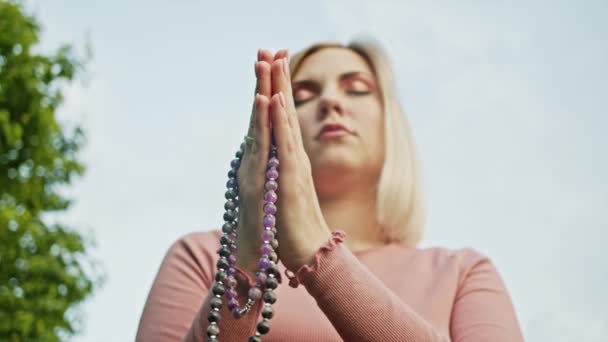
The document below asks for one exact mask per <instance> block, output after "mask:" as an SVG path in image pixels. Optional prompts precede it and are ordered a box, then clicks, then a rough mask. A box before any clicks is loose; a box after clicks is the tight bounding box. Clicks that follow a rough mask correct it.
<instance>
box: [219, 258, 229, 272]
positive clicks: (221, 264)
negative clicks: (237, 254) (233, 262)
mask: <svg viewBox="0 0 608 342" xmlns="http://www.w3.org/2000/svg"><path fill="white" fill-rule="evenodd" d="M228 267H230V265H229V264H228V260H226V259H224V258H220V259H219V260H218V261H217V268H218V269H220V268H223V269H225V270H227V269H228Z"/></svg>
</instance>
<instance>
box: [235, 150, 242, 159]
mask: <svg viewBox="0 0 608 342" xmlns="http://www.w3.org/2000/svg"><path fill="white" fill-rule="evenodd" d="M234 156H235V157H237V158H239V159H241V158H243V151H241V150H238V151H236V153H235V154H234Z"/></svg>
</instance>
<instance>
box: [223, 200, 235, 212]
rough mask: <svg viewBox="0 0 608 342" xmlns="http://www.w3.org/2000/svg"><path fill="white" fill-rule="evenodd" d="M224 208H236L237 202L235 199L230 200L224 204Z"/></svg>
mask: <svg viewBox="0 0 608 342" xmlns="http://www.w3.org/2000/svg"><path fill="white" fill-rule="evenodd" d="M224 209H226V210H234V209H236V202H235V201H234V200H228V201H226V203H225V204H224Z"/></svg>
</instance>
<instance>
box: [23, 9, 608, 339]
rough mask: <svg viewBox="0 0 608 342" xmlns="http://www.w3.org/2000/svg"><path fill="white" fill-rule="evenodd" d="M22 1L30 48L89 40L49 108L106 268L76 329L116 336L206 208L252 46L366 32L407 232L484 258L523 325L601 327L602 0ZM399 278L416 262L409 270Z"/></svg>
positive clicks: (208, 223)
mask: <svg viewBox="0 0 608 342" xmlns="http://www.w3.org/2000/svg"><path fill="white" fill-rule="evenodd" d="M533 3H534V4H530V2H523V1H509V2H506V3H505V2H502V3H499V2H497V1H494V2H489V1H485V2H481V1H452V2H450V3H447V2H443V4H441V5H440V4H438V2H433V3H432V4H431V3H430V2H429V1H363V0H354V1H353V0H350V1H321V0H311V1H301V2H286V1H265V2H257V3H255V2H251V1H241V2H228V1H225V2H220V1H195V0H176V1H171V2H168V1H129V2H124V1H116V0H111V1H110V0H106V1H103V2H99V1H98V2H95V3H93V2H82V1H80V2H78V1H67V0H64V1H60V0H29V1H28V8H29V9H30V10H32V11H33V13H34V14H35V15H36V16H37V17H38V18H39V19H40V21H41V23H42V25H43V28H44V32H43V34H42V47H41V49H42V50H44V51H49V50H50V49H54V48H56V47H57V46H59V44H61V43H72V44H75V45H76V46H77V47H80V48H81V49H80V50H81V51H82V47H84V45H85V43H86V41H87V39H88V40H89V41H90V43H91V45H92V48H93V53H94V56H93V60H92V62H91V63H90V64H89V67H88V70H89V72H88V75H87V78H88V81H87V82H86V83H84V82H79V83H77V84H74V85H73V86H71V87H70V88H69V89H67V94H66V103H65V105H64V106H63V107H62V108H61V109H60V112H59V117H60V118H61V119H62V121H64V122H66V123H74V122H76V123H80V124H81V125H82V126H83V127H84V128H85V130H86V132H87V136H88V145H87V146H86V148H85V149H84V151H83V153H82V158H83V160H84V161H85V163H86V164H87V166H88V172H87V174H86V175H85V177H83V178H82V179H81V180H80V181H78V182H76V183H74V185H73V186H72V188H71V189H70V191H69V193H70V195H71V196H72V197H74V198H75V200H76V203H75V205H74V206H73V208H72V210H71V211H70V212H69V213H67V214H66V215H63V216H62V217H61V220H63V221H64V222H66V223H68V224H70V225H71V226H73V227H75V228H78V229H79V230H81V231H83V232H90V233H92V234H93V235H94V236H95V237H96V240H97V243H98V246H97V248H96V249H95V255H97V256H98V257H99V258H100V259H101V261H102V262H103V264H104V265H105V269H106V272H107V276H108V280H107V282H106V285H105V286H104V288H102V289H101V290H100V291H99V292H98V293H97V294H96V295H95V296H94V297H93V298H92V299H91V300H90V301H88V302H87V303H86V304H85V305H84V306H83V312H84V313H85V314H86V317H85V333H84V334H82V335H80V336H78V337H76V338H75V339H74V341H86V342H93V341H128V340H133V339H134V336H135V332H136V329H137V324H138V321H139V317H140V314H141V310H142V308H143V305H144V301H145V299H146V296H147V294H148V290H149V288H150V285H151V283H152V280H153V278H154V276H155V274H156V271H157V270H158V267H159V264H160V261H161V259H162V257H163V255H164V253H165V252H166V250H167V248H168V247H169V246H170V245H171V243H172V242H173V241H175V240H176V239H177V238H178V237H180V236H181V235H184V234H186V233H188V232H191V231H197V230H209V229H213V228H217V227H219V225H220V224H221V223H222V220H221V215H222V210H223V191H224V186H225V185H224V184H225V181H226V176H225V175H226V172H227V170H228V163H229V160H230V158H231V156H232V155H233V153H234V150H235V149H236V148H237V147H238V144H239V143H240V141H241V139H242V137H243V135H244V133H245V129H246V127H247V123H248V121H247V120H248V117H249V111H250V107H251V101H252V95H253V86H254V75H253V62H254V60H255V55H256V51H257V48H259V47H264V48H268V49H271V50H277V49H279V48H288V49H290V50H292V51H295V50H298V49H300V48H303V47H305V46H306V45H308V44H310V43H312V42H316V41H319V40H324V41H325V40H338V41H340V42H347V41H348V40H349V39H350V38H353V37H355V36H357V35H360V34H365V35H371V36H373V37H375V38H377V39H378V40H379V41H381V42H382V43H383V44H384V46H385V48H386V50H387V51H388V53H389V55H390V56H391V59H392V60H393V62H394V64H395V65H394V66H395V69H396V80H397V85H398V88H399V96H400V98H401V100H402V102H403V106H404V108H405V109H406V112H407V114H408V117H409V119H410V121H411V123H412V126H413V132H414V136H415V139H416V142H417V145H418V149H419V154H420V156H421V159H422V163H423V171H424V177H425V188H426V193H427V197H428V201H427V206H428V225H427V227H426V235H425V239H424V242H423V244H422V245H423V246H435V245H439V246H445V247H451V248H457V247H463V246H471V247H473V248H475V249H477V250H478V251H481V252H482V253H484V254H486V255H488V256H490V257H491V258H492V260H493V261H494V262H495V263H496V265H497V267H498V269H499V271H500V272H501V275H502V276H503V278H504V280H505V282H506V284H507V287H508V289H509V291H510V294H511V296H512V299H513V302H514V304H515V307H516V311H517V315H518V318H519V321H520V323H521V326H522V328H523V330H524V335H525V337H526V340H527V341H554V342H565V341H577V342H595V341H598V342H599V341H606V340H607V338H608V310H607V309H606V307H607V304H608V294H607V293H606V289H607V288H608V250H607V249H606V248H605V241H606V240H608V233H607V230H608V181H607V180H606V175H608V153H607V151H606V150H607V148H608V137H607V135H606V131H607V130H608V111H607V107H608V106H607V105H606V102H605V98H606V95H607V89H608V87H607V86H606V80H608V39H607V34H608V21H607V20H606V17H608V2H606V1H574V0H571V1H533ZM414 281H415V279H414Z"/></svg>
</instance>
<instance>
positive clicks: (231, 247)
mask: <svg viewBox="0 0 608 342" xmlns="http://www.w3.org/2000/svg"><path fill="white" fill-rule="evenodd" d="M230 253H233V254H236V245H235V244H230Z"/></svg>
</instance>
